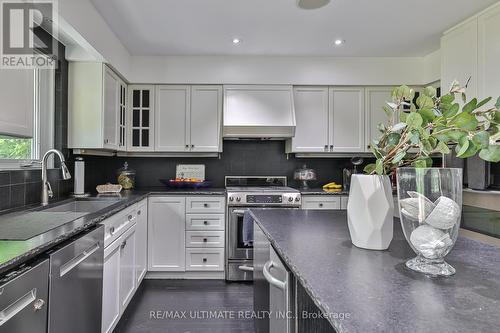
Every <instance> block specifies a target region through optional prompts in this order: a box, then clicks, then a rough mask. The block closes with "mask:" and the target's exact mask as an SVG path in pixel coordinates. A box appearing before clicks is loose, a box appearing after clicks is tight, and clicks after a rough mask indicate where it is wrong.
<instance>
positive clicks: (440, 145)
mask: <svg viewBox="0 0 500 333" xmlns="http://www.w3.org/2000/svg"><path fill="white" fill-rule="evenodd" d="M436 149H437V151H438V152H440V153H441V154H445V155H447V154H449V153H450V148H449V147H448V145H447V144H446V143H444V142H443V141H439V142H438V144H437V146H436Z"/></svg>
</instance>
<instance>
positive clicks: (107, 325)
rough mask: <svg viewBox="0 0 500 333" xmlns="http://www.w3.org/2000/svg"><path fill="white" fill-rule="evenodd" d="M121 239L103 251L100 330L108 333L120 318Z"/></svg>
mask: <svg viewBox="0 0 500 333" xmlns="http://www.w3.org/2000/svg"><path fill="white" fill-rule="evenodd" d="M121 244H122V240H121V238H118V239H117V240H115V241H114V242H113V243H112V244H110V245H109V246H108V247H106V249H105V250H104V268H103V281H102V330H101V332H103V333H108V332H111V331H112V330H113V327H114V325H115V324H116V322H117V321H118V319H119V318H120V246H121Z"/></svg>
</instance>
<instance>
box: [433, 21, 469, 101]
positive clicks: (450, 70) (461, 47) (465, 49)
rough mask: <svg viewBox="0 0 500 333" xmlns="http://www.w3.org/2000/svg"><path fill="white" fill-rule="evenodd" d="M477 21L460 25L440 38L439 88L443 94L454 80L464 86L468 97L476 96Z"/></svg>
mask: <svg viewBox="0 0 500 333" xmlns="http://www.w3.org/2000/svg"><path fill="white" fill-rule="evenodd" d="M477 33H478V30H477V19H472V20H470V21H467V22H465V23H464V24H461V25H460V26H458V27H456V28H455V29H453V30H450V31H449V32H447V33H446V34H445V35H444V36H443V37H442V38H441V88H442V90H443V94H446V93H447V91H448V90H449V87H450V84H451V83H452V82H453V81H454V80H458V81H460V83H461V84H463V85H464V84H466V83H467V80H468V79H469V77H470V78H471V80H470V82H469V86H468V88H467V94H468V95H469V96H477V93H478V90H477V83H478V69H477V68H478V67H477V60H478V57H477V54H478V51H477Z"/></svg>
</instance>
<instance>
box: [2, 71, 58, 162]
mask: <svg viewBox="0 0 500 333" xmlns="http://www.w3.org/2000/svg"><path fill="white" fill-rule="evenodd" d="M11 75H12V74H11ZM31 80H32V82H31V84H30V85H19V86H18V87H21V88H19V89H22V87H24V90H31V91H23V92H20V93H16V96H15V98H12V97H10V96H6V95H5V94H4V95H3V98H5V99H9V98H11V99H12V100H11V101H7V104H10V105H14V108H12V109H14V110H15V106H17V104H19V103H18V101H19V100H20V99H23V98H29V100H30V101H31V103H32V104H31V105H27V106H25V109H29V110H28V111H29V117H31V119H29V122H28V123H29V124H30V125H31V124H32V127H30V132H31V134H30V133H26V134H27V135H24V136H21V135H15V134H14V135H13V134H11V133H9V132H10V129H9V124H8V122H5V123H4V124H2V127H1V129H2V130H3V131H6V132H7V133H2V131H0V169H13V168H19V167H20V166H38V164H36V163H33V161H36V160H39V159H40V158H41V157H42V155H43V153H44V152H45V151H47V150H49V149H50V148H52V146H53V141H54V139H53V137H54V70H34V71H33V73H32V76H31ZM0 85H2V82H0ZM3 85H5V83H3ZM1 102H4V101H2V100H0V103H1ZM12 109H11V110H12ZM16 120H17V119H16ZM12 132H15V128H14V126H13V129H12ZM27 136H29V137H27Z"/></svg>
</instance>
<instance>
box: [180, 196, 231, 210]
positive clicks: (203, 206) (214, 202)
mask: <svg viewBox="0 0 500 333" xmlns="http://www.w3.org/2000/svg"><path fill="white" fill-rule="evenodd" d="M224 212H225V199H224V197H220V196H219V197H217V196H194V197H187V198H186V213H188V214H189V213H224Z"/></svg>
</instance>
